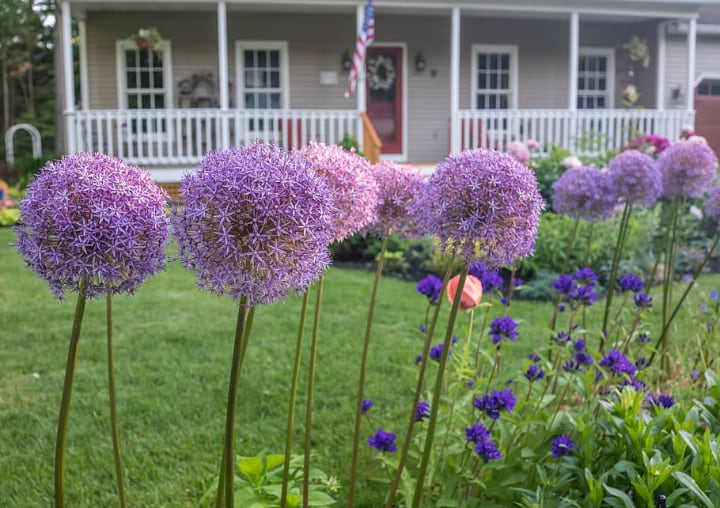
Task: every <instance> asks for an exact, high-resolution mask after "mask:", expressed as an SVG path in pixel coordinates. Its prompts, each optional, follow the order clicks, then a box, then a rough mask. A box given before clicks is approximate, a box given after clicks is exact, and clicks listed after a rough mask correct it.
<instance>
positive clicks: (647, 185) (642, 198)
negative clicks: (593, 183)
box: [608, 150, 663, 208]
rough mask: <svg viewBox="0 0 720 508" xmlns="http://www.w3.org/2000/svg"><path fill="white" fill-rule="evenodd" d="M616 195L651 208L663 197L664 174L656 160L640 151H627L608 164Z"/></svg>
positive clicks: (628, 201) (629, 201)
mask: <svg viewBox="0 0 720 508" xmlns="http://www.w3.org/2000/svg"><path fill="white" fill-rule="evenodd" d="M608 172H609V173H610V175H611V177H612V181H613V185H614V187H615V193H616V194H617V195H618V196H620V197H621V198H624V199H625V201H626V202H627V203H634V204H638V205H641V206H644V207H646V208H650V207H651V206H653V205H654V204H655V203H657V200H658V199H660V196H661V195H662V191H663V189H662V183H663V182H662V174H661V173H660V169H659V168H658V166H657V165H656V164H655V160H654V159H653V158H652V157H650V156H649V155H646V154H644V153H642V152H640V151H638V150H626V151H624V152H621V153H620V154H618V155H616V156H615V157H613V158H612V160H611V161H610V163H609V164H608Z"/></svg>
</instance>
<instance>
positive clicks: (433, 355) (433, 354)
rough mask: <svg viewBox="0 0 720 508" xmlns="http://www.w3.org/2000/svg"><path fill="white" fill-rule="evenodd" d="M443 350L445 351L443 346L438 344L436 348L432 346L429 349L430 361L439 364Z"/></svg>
mask: <svg viewBox="0 0 720 508" xmlns="http://www.w3.org/2000/svg"><path fill="white" fill-rule="evenodd" d="M443 349H445V345H444V344H442V343H440V344H438V345H436V346H433V347H431V348H430V359H431V360H435V361H436V362H439V361H440V359H441V358H442V354H443Z"/></svg>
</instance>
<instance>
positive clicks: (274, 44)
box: [235, 40, 290, 109]
mask: <svg viewBox="0 0 720 508" xmlns="http://www.w3.org/2000/svg"><path fill="white" fill-rule="evenodd" d="M246 49H264V50H279V51H280V109H289V108H290V77H289V74H290V72H289V71H290V66H289V63H288V60H289V58H288V43H287V41H261V40H251V41H250V40H240V41H236V42H235V82H236V83H237V87H236V90H235V104H237V107H238V109H245V91H246V90H245V59H244V52H245V50H246ZM268 109H270V108H268Z"/></svg>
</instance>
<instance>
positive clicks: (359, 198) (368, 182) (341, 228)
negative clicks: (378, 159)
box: [298, 142, 378, 242]
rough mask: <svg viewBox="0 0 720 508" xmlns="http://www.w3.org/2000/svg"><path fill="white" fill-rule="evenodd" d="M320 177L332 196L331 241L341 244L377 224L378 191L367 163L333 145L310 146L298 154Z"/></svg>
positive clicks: (319, 144)
mask: <svg viewBox="0 0 720 508" xmlns="http://www.w3.org/2000/svg"><path fill="white" fill-rule="evenodd" d="M298 153H299V154H300V155H301V156H302V157H304V158H305V159H306V160H308V161H309V162H310V164H311V165H312V167H313V169H314V170H315V172H316V173H317V174H318V175H320V176H321V177H323V178H324V179H325V180H326V182H327V184H328V186H329V188H330V192H331V194H332V196H333V201H334V202H335V212H334V213H333V221H334V225H333V227H334V230H335V232H334V235H333V240H335V241H337V242H341V241H343V240H344V239H345V238H347V237H348V236H350V235H352V234H353V233H357V232H359V231H361V230H362V229H363V228H365V227H366V226H368V225H370V224H372V223H373V222H375V221H376V220H377V200H378V187H377V183H376V182H375V179H374V178H373V177H372V175H371V173H370V163H369V162H368V161H367V160H366V159H365V158H363V157H360V156H359V155H358V154H356V153H354V152H348V151H347V150H344V149H343V148H342V147H340V146H337V145H325V144H323V143H315V142H312V143H310V144H309V145H307V146H306V147H304V148H303V149H302V150H300V151H299V152H298Z"/></svg>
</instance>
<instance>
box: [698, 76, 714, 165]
mask: <svg viewBox="0 0 720 508" xmlns="http://www.w3.org/2000/svg"><path fill="white" fill-rule="evenodd" d="M695 111H696V113H695V132H696V133H697V134H699V135H700V136H704V137H705V138H706V139H707V140H708V143H709V144H710V146H711V147H712V148H713V150H714V151H715V153H716V154H720V79H706V80H703V81H702V82H701V83H700V84H699V85H698V87H697V89H696V90H695Z"/></svg>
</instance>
